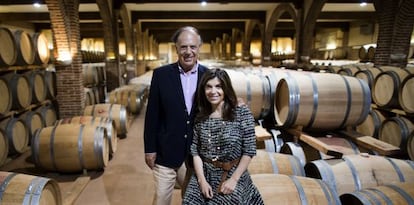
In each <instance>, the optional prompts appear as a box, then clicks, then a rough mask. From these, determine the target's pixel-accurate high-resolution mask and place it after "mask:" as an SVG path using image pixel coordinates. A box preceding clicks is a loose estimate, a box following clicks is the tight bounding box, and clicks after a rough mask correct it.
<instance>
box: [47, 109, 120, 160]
mask: <svg viewBox="0 0 414 205" xmlns="http://www.w3.org/2000/svg"><path fill="white" fill-rule="evenodd" d="M61 124H83V125H88V124H90V125H95V126H100V127H104V128H105V129H106V131H107V135H108V139H109V153H110V154H113V153H115V152H116V149H117V144H118V137H117V132H116V129H115V124H114V121H113V120H111V119H109V118H107V117H94V116H74V117H71V118H65V119H60V120H58V121H56V124H55V126H56V125H61Z"/></svg>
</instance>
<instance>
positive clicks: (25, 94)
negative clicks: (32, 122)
mask: <svg viewBox="0 0 414 205" xmlns="http://www.w3.org/2000/svg"><path fill="white" fill-rule="evenodd" d="M4 77H5V78H6V79H7V80H8V84H9V87H10V91H11V93H12V109H13V110H20V109H24V108H26V107H28V106H29V105H30V104H31V102H32V92H31V87H30V82H29V78H28V77H27V76H25V75H22V74H18V73H8V74H6V75H5V76H4Z"/></svg>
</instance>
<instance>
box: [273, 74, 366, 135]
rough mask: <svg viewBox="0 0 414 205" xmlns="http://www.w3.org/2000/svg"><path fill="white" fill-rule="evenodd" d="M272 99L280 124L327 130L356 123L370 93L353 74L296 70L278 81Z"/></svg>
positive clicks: (361, 118)
mask: <svg viewBox="0 0 414 205" xmlns="http://www.w3.org/2000/svg"><path fill="white" fill-rule="evenodd" d="M295 96H296V97H295ZM298 96H300V97H298ZM315 96H316V97H315ZM274 103H275V105H274V114H275V119H276V122H277V124H278V125H280V126H283V127H293V126H303V127H304V128H305V129H313V130H331V129H338V128H343V127H347V126H354V125H357V124H360V123H361V122H362V121H363V120H364V119H365V118H366V116H367V115H368V113H369V110H370V106H371V97H370V91H369V87H368V85H367V84H366V83H365V82H363V81H362V80H360V79H357V78H355V77H349V76H341V75H338V74H331V73H305V72H303V73H299V72H296V73H294V74H293V73H292V74H291V75H290V76H288V77H286V78H284V79H282V80H281V81H279V83H278V85H277V95H276V96H275V102H274ZM339 107H342V108H343V109H339ZM316 108H317V109H316ZM327 116H329V117H327Z"/></svg>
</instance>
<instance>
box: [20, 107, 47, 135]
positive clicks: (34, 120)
mask: <svg viewBox="0 0 414 205" xmlns="http://www.w3.org/2000/svg"><path fill="white" fill-rule="evenodd" d="M19 119H21V120H22V121H23V122H24V124H25V126H26V129H27V133H28V135H29V143H30V141H31V139H32V138H33V136H34V134H35V131H36V130H37V129H40V128H43V127H45V124H44V121H43V118H42V115H41V114H40V113H38V112H36V111H32V110H28V111H26V112H24V113H23V114H21V115H20V116H19Z"/></svg>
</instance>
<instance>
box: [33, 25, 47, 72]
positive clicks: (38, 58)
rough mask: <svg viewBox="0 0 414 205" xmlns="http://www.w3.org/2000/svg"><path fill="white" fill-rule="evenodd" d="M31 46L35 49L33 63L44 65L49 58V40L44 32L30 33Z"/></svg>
mask: <svg viewBox="0 0 414 205" xmlns="http://www.w3.org/2000/svg"><path fill="white" fill-rule="evenodd" d="M32 40H33V46H34V51H35V53H34V54H35V59H34V64H36V65H44V64H47V63H48V62H49V60H50V50H49V42H48V40H47V38H46V36H45V34H43V33H41V32H36V33H34V34H33V35H32Z"/></svg>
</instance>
